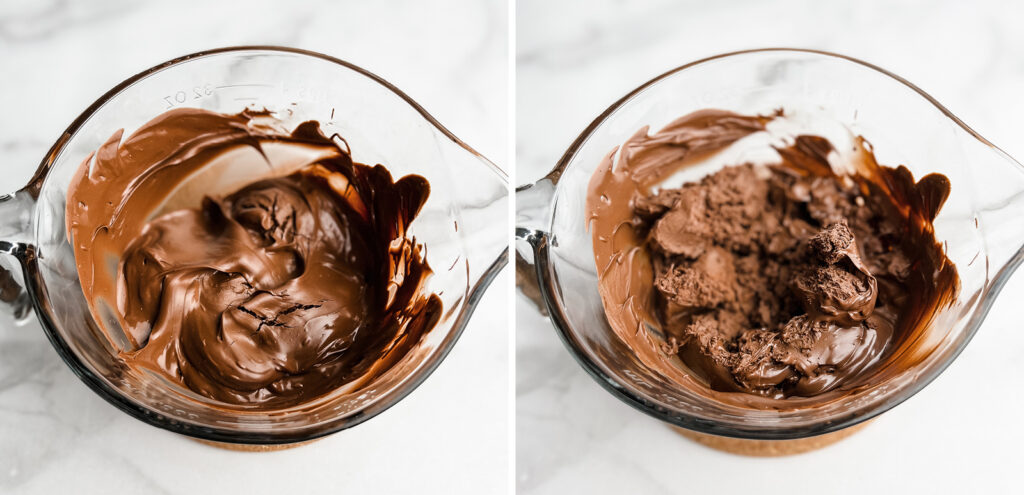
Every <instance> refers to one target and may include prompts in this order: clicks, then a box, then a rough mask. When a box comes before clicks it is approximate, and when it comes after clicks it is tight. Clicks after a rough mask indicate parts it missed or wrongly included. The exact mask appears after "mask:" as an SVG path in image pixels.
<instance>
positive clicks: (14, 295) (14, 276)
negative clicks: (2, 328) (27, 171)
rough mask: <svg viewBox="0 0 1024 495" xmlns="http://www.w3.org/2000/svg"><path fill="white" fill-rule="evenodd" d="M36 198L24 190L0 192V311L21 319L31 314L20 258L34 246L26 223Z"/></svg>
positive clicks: (20, 320)
mask: <svg viewBox="0 0 1024 495" xmlns="http://www.w3.org/2000/svg"><path fill="white" fill-rule="evenodd" d="M34 204H35V199H34V198H33V197H32V195H31V194H30V193H29V192H28V191H26V190H24V189H23V190H21V191H18V192H16V193H11V194H5V195H2V196H0V253H2V254H5V255H7V256H0V312H4V313H10V314H13V315H14V318H15V319H16V321H17V322H22V321H24V320H26V319H27V318H29V316H30V315H31V309H32V303H31V300H30V298H29V296H28V293H27V292H26V291H25V283H24V271H23V270H22V267H23V266H24V265H23V262H24V260H25V259H27V257H28V256H31V255H32V253H33V252H34V249H33V247H32V245H31V243H30V242H29V224H30V222H31V220H30V219H31V212H32V207H33V205H34Z"/></svg>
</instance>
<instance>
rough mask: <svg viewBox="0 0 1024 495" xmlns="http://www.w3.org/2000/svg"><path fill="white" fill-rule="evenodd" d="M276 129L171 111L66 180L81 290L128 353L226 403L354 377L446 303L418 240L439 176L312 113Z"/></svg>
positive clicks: (304, 397)
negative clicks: (417, 227)
mask: <svg viewBox="0 0 1024 495" xmlns="http://www.w3.org/2000/svg"><path fill="white" fill-rule="evenodd" d="M280 126H281V124H280V122H279V121H277V120H276V119H274V118H272V117H271V116H270V115H269V114H268V113H266V112H244V113H242V114H239V115H222V114H217V113H212V112H207V111H203V110H196V109H182V110H173V111H170V112H167V113H165V114H163V115H160V116H158V117H157V118H155V119H153V120H152V121H150V122H149V123H147V124H145V125H143V126H142V127H141V128H139V129H138V130H137V131H136V132H135V133H133V134H132V135H131V136H130V137H128V138H127V139H124V140H123V141H122V133H121V132H120V131H119V132H117V133H116V134H114V136H113V137H111V139H110V140H108V141H107V143H106V144H104V145H103V146H102V147H101V148H100V149H99V150H97V151H96V152H95V153H94V155H93V156H91V157H89V158H88V159H87V160H86V161H85V162H84V163H83V164H82V166H81V168H80V169H79V171H78V174H77V175H76V176H75V177H74V179H73V180H72V182H71V186H70V188H69V190H68V202H67V227H68V232H69V239H70V240H71V242H72V244H73V246H74V249H75V260H76V263H77V266H78V270H79V275H80V279H81V282H82V288H83V290H84V292H85V296H86V298H87V299H88V300H89V302H90V305H91V307H92V309H93V312H94V315H95V316H96V318H97V320H98V321H99V322H101V324H102V325H103V326H104V327H105V328H106V329H107V331H108V333H109V334H110V335H111V338H112V340H114V341H115V342H116V343H117V344H118V345H119V347H120V348H121V357H122V358H123V360H124V361H125V363H126V364H127V365H128V366H131V367H135V368H138V369H145V370H150V371H153V372H156V373H159V374H161V375H163V376H165V377H166V378H168V379H170V380H172V381H174V382H177V383H180V384H181V385H183V386H184V387H186V388H187V389H189V390H191V391H193V392H196V393H198V394H201V395H202V396H205V397H207V398H209V399H213V400H215V401H218V402H221V403H224V404H227V405H229V406H236V407H245V408H252V407H255V408H260V409H276V408H285V407H291V406H295V405H299V404H302V403H305V402H308V401H310V400H313V399H316V398H318V397H321V396H323V395H325V394H328V393H330V392H331V391H333V390H336V389H338V388H341V387H348V386H353V385H355V386H358V384H359V383H363V382H365V381H366V380H369V379H372V378H373V377H374V376H376V375H379V374H380V373H383V372H384V371H386V370H387V369H388V368H389V367H390V366H392V365H393V364H394V363H395V362H397V361H398V360H399V359H401V358H402V357H403V356H404V355H405V354H406V353H408V352H410V350H411V349H413V348H414V347H415V346H416V344H417V343H418V342H419V341H420V339H421V337H422V336H423V335H424V334H425V333H426V332H428V331H429V330H430V329H431V328H432V327H433V326H434V325H435V324H436V322H437V321H438V319H439V315H440V313H441V302H440V299H439V298H438V297H437V296H435V295H433V294H428V293H426V292H425V291H424V282H425V280H426V278H427V277H428V276H429V275H430V273H431V271H430V268H429V267H428V266H427V263H426V261H425V258H424V251H423V246H422V245H420V244H418V243H417V242H416V241H415V240H414V239H412V238H410V237H408V236H407V229H408V227H409V225H410V223H411V222H412V221H413V219H414V218H415V217H416V214H417V213H418V212H419V210H420V208H421V207H422V206H423V204H424V202H425V201H426V199H427V196H428V195H429V191H430V188H429V185H428V183H427V181H426V179H424V178H423V177H419V176H412V175H411V176H406V177H402V178H400V179H398V180H397V181H396V180H393V178H392V176H391V174H390V173H389V172H388V170H387V169H385V168H384V167H383V166H382V165H377V166H368V165H363V164H360V163H355V162H353V161H352V158H351V156H350V154H349V151H348V147H347V144H345V143H344V141H342V140H341V139H340V138H338V137H337V136H335V137H334V139H331V138H328V137H327V136H325V135H324V134H323V133H322V132H321V130H320V127H319V124H318V123H317V122H312V121H310V122H305V123H303V124H301V125H299V126H298V127H297V128H295V129H294V130H293V131H292V132H287V131H286V130H284V129H281V128H280ZM113 329H121V330H123V336H124V338H123V339H119V338H118V337H117V336H118V335H120V334H121V332H116V331H114V330H113Z"/></svg>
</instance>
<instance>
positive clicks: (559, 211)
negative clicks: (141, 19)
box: [516, 49, 1024, 440]
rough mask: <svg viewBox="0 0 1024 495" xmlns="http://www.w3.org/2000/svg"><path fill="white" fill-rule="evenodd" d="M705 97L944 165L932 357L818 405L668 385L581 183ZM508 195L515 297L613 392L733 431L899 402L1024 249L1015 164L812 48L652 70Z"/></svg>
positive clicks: (727, 158) (894, 156)
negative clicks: (633, 140)
mask: <svg viewBox="0 0 1024 495" xmlns="http://www.w3.org/2000/svg"><path fill="white" fill-rule="evenodd" d="M704 108H719V109H725V110H732V111H735V112H738V113H742V114H770V113H771V112H772V111H773V110H775V109H777V108H784V109H785V110H786V112H787V114H788V115H789V116H788V117H787V118H786V119H785V122H784V123H783V124H782V125H779V126H778V127H777V128H776V129H775V131H773V132H775V133H777V135H776V136H775V137H779V138H781V137H783V136H784V135H789V136H792V135H796V134H799V133H810V134H817V135H823V136H825V137H827V138H829V139H830V140H832V141H833V143H835V144H836V145H837V149H840V150H841V149H843V145H844V144H847V143H850V142H851V136H852V135H858V134H859V135H862V136H864V137H865V138H866V139H867V140H868V141H870V143H871V144H872V145H873V146H872V147H873V149H874V151H875V154H876V156H877V157H878V159H879V162H880V163H882V164H886V165H890V166H895V165H899V164H903V165H906V166H907V167H908V168H909V169H910V170H911V172H913V174H914V177H915V178H917V179H919V178H920V177H922V176H924V175H925V174H928V173H931V172H938V173H941V174H944V175H946V176H947V177H949V179H950V181H951V183H952V192H951V194H950V197H949V199H948V200H947V202H946V204H945V206H944V207H943V208H942V211H941V212H940V213H939V215H938V218H937V219H936V221H935V231H936V232H935V233H936V238H937V239H938V241H939V242H941V243H944V244H945V246H946V251H947V255H948V257H949V258H950V259H951V260H952V261H953V262H954V263H955V265H956V267H957V269H958V271H959V275H960V282H961V289H960V293H959V296H958V298H957V299H956V301H955V302H954V303H953V304H952V305H951V306H950V307H947V308H945V309H943V310H942V311H940V312H939V313H938V314H936V315H935V317H934V319H933V320H932V322H931V324H930V325H929V331H928V332H927V337H926V338H925V341H924V342H921V347H920V349H924V350H926V352H927V353H926V354H924V355H923V356H924V357H923V359H922V360H921V361H920V362H919V364H918V365H916V366H913V367H912V368H910V369H906V370H905V371H903V372H902V373H900V374H899V375H897V376H895V377H894V378H892V379H888V380H885V381H882V382H879V383H875V384H873V385H872V386H870V387H867V388H866V389H864V390H860V391H858V392H857V393H855V394H853V395H850V396H848V397H845V398H844V399H842V400H839V401H837V402H835V403H832V404H830V405H828V406H825V407H821V408H818V409H812V410H808V409H804V410H795V411H785V412H779V411H760V410H751V409H744V408H740V407H736V406H731V405H728V404H724V403H720V402H718V401H714V400H711V399H707V398H704V397H701V396H699V395H697V394H694V393H692V392H689V391H687V390H685V389H682V388H681V387H675V386H673V384H672V382H671V381H670V380H668V379H667V378H666V377H665V376H663V375H662V374H660V373H659V372H658V371H656V370H652V369H650V368H649V367H647V366H645V365H644V363H642V362H640V361H639V360H638V359H637V358H636V356H635V354H634V353H633V352H632V351H631V350H630V349H629V348H627V347H626V346H625V345H624V344H623V342H622V341H621V340H620V339H619V338H618V337H617V336H616V335H615V333H614V332H613V331H612V329H611V327H610V326H609V324H608V321H607V319H606V317H605V313H604V310H603V308H602V304H601V297H600V295H599V293H598V284H597V271H596V268H595V265H594V257H593V256H594V255H593V247H592V243H591V236H590V233H589V232H588V231H587V228H586V219H585V217H584V205H585V202H586V195H587V185H588V182H589V181H590V178H591V176H592V175H593V173H594V170H595V169H596V168H597V166H598V164H599V163H600V162H601V160H602V158H604V157H605V156H606V155H608V154H609V152H611V151H612V150H614V149H616V147H618V146H619V145H621V144H622V143H623V142H625V141H626V139H627V138H629V137H630V136H631V135H632V134H633V133H635V132H636V131H637V130H638V129H640V128H641V127H643V126H645V125H649V126H650V128H651V131H652V132H653V131H655V130H657V129H659V128H661V127H663V126H664V125H666V124H668V123H669V122H671V121H672V120H674V119H676V118H677V117H680V116H682V115H685V114H687V113H690V112H692V111H695V110H700V109H704ZM771 128H772V126H771V125H770V126H769V129H771ZM750 139H751V140H753V141H755V143H754V144H751V143H750V141H748V140H743V141H740V142H738V143H736V144H735V145H734V146H733V147H730V148H729V149H726V150H724V151H723V152H722V153H721V154H720V155H718V156H716V157H715V158H714V159H713V160H709V161H708V163H705V164H702V165H700V166H696V167H692V168H687V169H684V170H683V171H682V172H681V173H680V174H679V175H678V176H677V177H674V179H675V182H677V183H680V182H684V181H691V180H696V179H699V178H700V177H703V176H704V175H707V174H709V173H713V172H715V171H716V170H718V169H720V168H721V167H722V166H724V165H728V164H736V163H743V162H744V161H746V160H747V159H751V160H752V161H757V160H756V159H754V157H755V156H757V153H758V152H759V151H763V150H758V149H755V148H757V146H758V143H756V141H757V140H756V139H755V138H754V136H752V137H751V138H750ZM767 144H768V140H765V141H764V142H762V143H760V146H761V147H766V146H765V145H767ZM516 204H517V220H516V224H517V226H516V237H517V245H516V248H517V258H518V261H519V263H517V272H518V275H519V278H520V279H521V280H522V282H521V283H520V286H521V288H522V289H523V292H524V294H527V295H529V294H531V293H532V294H538V297H535V299H536V302H538V304H539V305H540V306H541V308H542V310H545V311H546V312H547V313H548V314H549V315H550V318H551V321H552V323H553V324H554V326H555V328H556V329H557V331H558V333H559V335H560V336H561V338H562V339H563V341H564V342H565V344H566V346H567V347H568V348H569V351H570V352H571V353H572V354H573V356H574V357H575V358H576V360H577V361H578V362H579V363H580V364H581V365H582V366H583V368H584V369H586V371H587V372H588V373H589V374H590V375H591V376H593V377H594V379H596V380H597V382H598V383H600V384H601V385H602V386H604V388H606V389H607V390H608V391H609V392H611V393H612V394H613V395H615V396H616V397H618V398H620V399H622V400H623V401H625V402H626V403H628V404H630V405H631V406H633V407H635V408H637V409H639V410H641V411H643V412H645V413H647V414H649V415H651V416H654V417H656V418H658V419H661V420H663V421H666V422H668V423H671V424H673V425H676V426H680V427H683V428H687V429H690V430H694V431H697V432H702V433H708V434H712V435H720V436H729V437H737V438H747V439H759V440H784V439H797V438H803V437H809V436H814V435H820V434H825V433H830V432H834V431H838V430H840V429H843V428H846V427H849V426H852V425H855V424H857V423H860V422H862V421H865V420H867V419H870V418H872V417H874V416H877V415H879V414H881V413H883V412H885V411H886V410H888V409H890V408H892V407H894V406H896V405H897V404H899V403H900V402H902V401H904V400H906V399H907V398H909V397H910V396H912V395H914V394H915V393H916V392H918V391H919V390H921V389H922V388H923V387H925V386H926V385H927V384H928V383H930V382H931V381H932V380H933V379H935V377H936V376H938V375H939V374H940V373H941V372H942V371H943V370H944V369H945V368H946V367H947V366H949V364H950V363H951V362H952V361H953V360H954V359H955V358H956V357H957V356H958V355H959V354H960V352H961V351H962V350H963V349H964V346H966V345H967V343H968V342H969V341H970V340H971V337H972V336H973V335H974V333H975V332H976V331H977V330H978V327H979V326H980V325H981V323H982V321H984V319H985V315H986V313H987V312H988V309H989V307H990V305H991V304H992V301H993V300H994V298H995V297H996V295H997V294H998V293H999V291H1000V289H1001V288H1002V286H1003V285H1004V283H1005V282H1006V280H1007V279H1008V277H1009V276H1010V275H1011V273H1013V271H1014V270H1015V269H1016V268H1017V266H1018V265H1019V264H1020V263H1021V260H1022V259H1024V248H1022V244H1024V215H1021V213H1020V212H1022V211H1024V167H1022V166H1021V165H1020V164H1019V163H1017V162H1015V161H1014V160H1013V159H1012V158H1010V157H1009V156H1007V155H1006V154H1005V153H1003V152H1002V151H1000V150H999V149H998V148H996V147H995V146H994V145H992V144H991V143H989V142H988V141H986V140H985V139H984V138H982V137H981V136H979V135H978V134H977V133H976V132H974V131H973V130H971V129H970V128H969V127H967V126H966V125H965V124H964V123H963V122H961V121H960V120H959V119H957V118H956V117H954V116H953V115H952V114H951V113H950V112H949V111H948V110H946V109H945V108H943V107H942V106H941V105H940V104H939V103H938V102H936V101H935V100H934V99H933V98H932V97H930V96H929V95H928V94H926V93H925V92H923V91H921V90H920V89H919V88H917V87H916V86H914V85H912V84H910V83H909V82H907V81H905V80H903V79H902V78H900V77H899V76H896V75H894V74H892V73H889V72H886V71H885V70H883V69H880V68H878V67H875V66H872V65H870V64H867V63H864V62H861V61H859V60H855V59H852V58H849V57H843V56H840V55H834V54H829V53H823V52H816V51H808V50H788V49H766V50H751V51H743V52H737V53H730V54H726V55H721V56H716V57H712V58H708V59H705V60H701V61H698V62H694V63H692V64H688V65H685V66H682V67H679V68H677V69H674V70H672V71H669V72H667V73H665V74H663V75H661V76H658V77H656V78H654V79H653V80H651V81H649V82H647V83H645V84H644V85H642V86H640V87H639V88H637V89H636V90H634V91H632V92H631V93H629V94H628V95H626V96H625V97H623V98H622V99H620V100H619V101H617V102H616V103H615V104H613V105H612V106H611V107H609V108H608V109H607V110H605V111H604V113H602V114H601V115H600V116H599V117H598V118H597V119H596V120H595V121H594V122H593V123H592V124H591V125H590V126H589V127H588V128H587V129H586V130H584V131H583V133H582V134H581V135H580V136H579V137H578V138H577V139H576V140H575V142H573V143H572V145H571V146H570V147H569V149H568V150H567V151H566V153H565V155H564V156H563V157H562V159H561V161H559V163H558V165H557V166H556V167H555V168H554V170H552V171H551V173H549V174H548V175H547V176H546V177H545V178H543V179H541V180H540V181H538V182H536V183H534V184H532V185H528V186H524V187H521V188H519V190H518V191H517V194H516ZM533 284H536V286H535V285H533ZM537 289H539V290H537Z"/></svg>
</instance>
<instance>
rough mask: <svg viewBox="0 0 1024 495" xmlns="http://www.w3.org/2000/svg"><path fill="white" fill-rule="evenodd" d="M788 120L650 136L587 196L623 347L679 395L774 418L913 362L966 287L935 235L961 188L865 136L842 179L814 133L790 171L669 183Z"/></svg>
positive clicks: (610, 165) (722, 116)
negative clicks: (893, 161)
mask: <svg viewBox="0 0 1024 495" xmlns="http://www.w3.org/2000/svg"><path fill="white" fill-rule="evenodd" d="M780 116H781V113H780V114H778V115H774V116H745V115H737V114H734V113H730V112H724V111H718V110H705V111H701V112H696V113H693V114H690V115H687V116H684V117H682V118H680V119H678V120H676V121H675V122H673V123H672V124H670V125H669V126H667V127H666V128H664V129H662V130H661V131H658V132H656V133H653V134H648V131H647V129H641V130H640V131H639V132H637V133H636V134H635V135H634V136H633V137H631V138H630V139H629V140H628V141H627V142H626V143H625V144H623V146H622V147H621V149H619V150H616V152H613V153H612V154H610V155H609V156H608V158H607V159H606V161H605V162H604V163H602V164H601V166H600V167H599V168H598V170H597V171H596V172H595V174H594V176H593V178H592V179H591V182H590V191H589V194H588V199H587V218H588V221H589V222H590V224H589V226H590V230H591V233H592V235H593V245H594V254H595V262H596V266H597V269H598V273H599V284H600V287H599V289H600V293H601V296H602V300H603V303H604V309H605V312H606V314H607V316H608V320H609V322H610V323H611V325H612V328H613V329H614V330H615V332H616V334H617V335H618V336H619V338H621V339H622V340H623V342H625V343H626V345H627V346H628V347H629V348H630V349H631V350H632V351H634V352H636V353H637V355H638V356H639V357H640V358H641V360H642V361H643V362H644V363H645V364H646V365H647V366H649V367H651V368H653V369H660V370H661V371H662V372H663V373H664V375H665V376H669V377H672V378H673V379H674V381H675V382H676V383H678V385H679V386H682V387H687V388H689V389H691V390H694V391H696V392H697V393H699V394H701V395H704V396H710V397H713V398H715V399H718V400H722V401H725V402H728V403H732V404H736V405H741V406H745V407H754V408H763V409H787V408H796V407H805V406H808V405H813V404H815V403H823V402H828V401H831V400H834V399H836V398H838V397H841V396H843V395H844V394H846V393H850V392H851V391H854V390H857V389H858V388H859V387H862V386H864V385H866V384H870V383H872V382H873V381H875V380H881V379H883V377H880V376H877V375H878V371H879V370H880V369H882V368H885V369H887V370H888V371H887V372H888V373H892V372H895V371H898V370H899V369H902V368H906V367H907V366H910V365H911V364H912V363H909V362H901V360H909V359H911V358H910V357H909V356H914V355H918V354H919V353H914V352H907V351H908V349H910V348H911V347H913V346H915V345H918V344H917V343H916V342H918V341H920V340H923V339H920V338H919V336H920V335H921V334H922V333H923V332H925V331H926V328H927V324H928V322H929V321H930V320H931V315H932V314H933V313H934V312H935V311H936V310H938V309H940V308H942V307H945V306H946V305H948V304H949V303H950V302H951V301H952V300H953V299H954V298H955V296H956V293H957V291H958V287H959V279H958V277H957V273H956V268H955V267H954V266H953V264H952V262H951V261H950V260H949V259H948V258H947V257H946V256H945V254H944V252H943V250H942V246H941V245H940V244H939V243H937V242H936V240H935V236H934V229H933V227H932V221H933V220H934V218H935V216H936V215H937V214H938V211H939V209H940V208H941V206H942V204H943V202H944V201H945V199H946V197H947V196H948V194H949V191H950V184H949V181H948V179H946V178H945V177H944V176H941V175H937V174H931V175H928V176H925V177H923V178H922V179H921V180H920V181H916V182H915V181H914V178H913V176H912V175H911V174H910V172H909V171H908V170H907V169H906V168H905V167H898V168H890V167H885V166H881V165H879V164H878V163H877V162H876V161H875V159H874V157H873V155H872V154H871V153H870V151H869V148H868V147H867V146H866V145H865V143H864V141H863V140H862V139H859V138H858V139H857V140H856V149H855V152H856V163H854V164H853V166H854V168H855V170H853V173H842V174H840V173H837V172H835V171H833V168H832V166H831V165H830V162H829V156H830V155H831V154H833V152H834V149H833V147H832V145H831V144H830V143H829V142H828V141H827V140H825V139H824V138H821V137H817V136H810V135H801V136H797V137H796V138H795V139H794V140H793V141H792V142H791V143H790V144H789V145H786V146H779V147H778V148H776V151H777V152H778V157H779V161H778V162H777V163H774V164H750V163H741V164H736V165H732V166H727V167H725V168H723V169H721V170H719V171H717V172H715V173H713V174H711V175H708V176H706V177H704V178H703V179H702V180H700V181H697V182H691V183H687V184H684V185H682V186H681V187H676V188H661V187H658V186H659V184H660V182H661V181H663V180H664V179H665V178H666V177H668V176H669V175H671V174H672V173H673V172H675V171H677V170H679V169H680V168H682V167H685V166H687V165H690V164H694V163H697V162H699V161H700V160H701V159H702V158H704V157H707V156H708V155H709V154H710V153H714V152H716V151H718V150H720V149H722V148H724V147H726V146H728V145H731V144H732V143H734V142H736V141H738V140H739V139H742V138H744V137H746V136H749V135H751V134H754V133H757V132H760V131H764V130H765V129H766V127H765V126H766V124H767V123H768V122H770V121H772V120H773V119H775V118H778V117H780ZM616 158H617V160H616ZM645 329H646V330H645ZM649 332H650V335H653V336H654V337H655V338H653V339H651V338H649V337H647V335H648V333H649ZM680 371H682V372H681V373H680Z"/></svg>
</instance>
